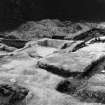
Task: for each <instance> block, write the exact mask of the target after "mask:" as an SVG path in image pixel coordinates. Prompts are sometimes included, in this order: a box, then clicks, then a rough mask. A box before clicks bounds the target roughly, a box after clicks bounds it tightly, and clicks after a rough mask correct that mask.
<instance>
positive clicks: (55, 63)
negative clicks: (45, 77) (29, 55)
mask: <svg viewBox="0 0 105 105" xmlns="http://www.w3.org/2000/svg"><path fill="white" fill-rule="evenodd" d="M96 45H97V48H96V51H95V50H93V49H92V47H90V46H87V47H84V48H82V49H80V50H78V51H76V52H73V53H57V54H52V55H50V56H48V57H46V58H43V59H41V60H39V61H38V66H39V67H40V68H43V69H46V70H47V71H49V72H52V73H55V74H58V75H62V76H64V77H69V76H71V75H70V74H71V73H82V72H84V70H85V68H86V67H87V66H89V65H90V64H91V63H92V62H94V61H95V60H97V59H99V58H100V57H102V56H104V52H103V51H104V46H103V47H102V46H101V45H100V44H99V45H98V44H96ZM98 46H99V47H100V46H101V48H99V47H98ZM93 48H94V47H93ZM84 49H85V50H84ZM102 50H103V51H102Z"/></svg>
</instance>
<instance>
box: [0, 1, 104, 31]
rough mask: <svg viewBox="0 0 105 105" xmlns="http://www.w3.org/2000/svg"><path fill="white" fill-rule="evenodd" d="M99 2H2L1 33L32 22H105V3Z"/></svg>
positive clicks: (0, 15)
mask: <svg viewBox="0 0 105 105" xmlns="http://www.w3.org/2000/svg"><path fill="white" fill-rule="evenodd" d="M98 1H99V0H24V1H23V0H0V31H5V30H11V29H15V28H16V27H18V26H19V25H20V24H22V23H25V22H26V21H30V20H35V21H37V20H42V19H46V18H49V19H60V20H73V21H80V20H86V21H104V20H105V3H104V2H98Z"/></svg>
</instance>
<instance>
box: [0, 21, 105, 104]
mask: <svg viewBox="0 0 105 105" xmlns="http://www.w3.org/2000/svg"><path fill="white" fill-rule="evenodd" d="M0 105H105V23H104V22H102V23H89V22H84V23H81V22H78V23H72V22H70V21H67V22H60V21H59V20H42V21H38V22H32V21H31V22H27V23H26V24H24V25H22V26H20V27H19V28H18V29H17V30H14V31H11V32H5V33H1V34H0Z"/></svg>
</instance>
